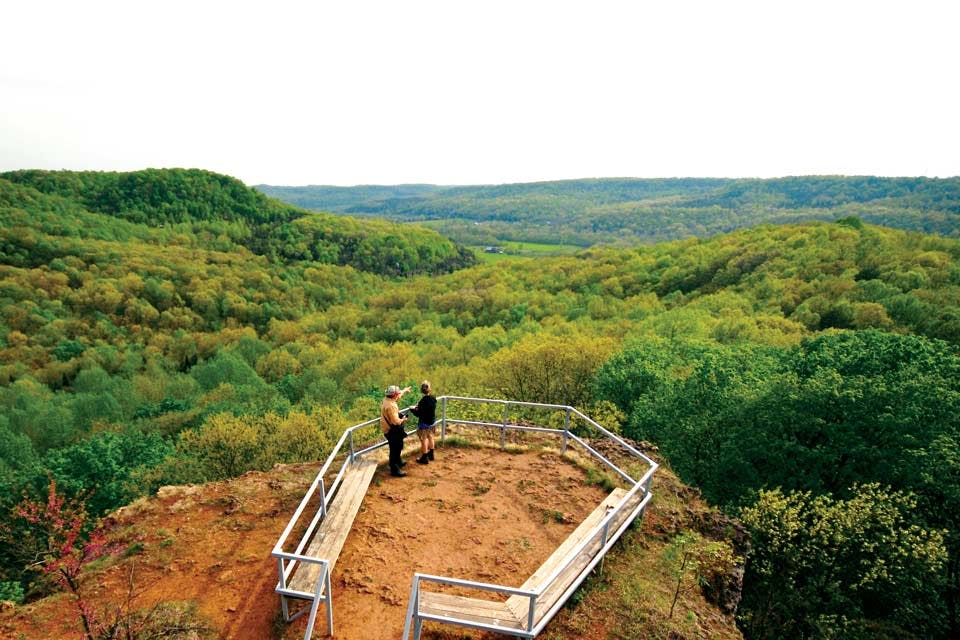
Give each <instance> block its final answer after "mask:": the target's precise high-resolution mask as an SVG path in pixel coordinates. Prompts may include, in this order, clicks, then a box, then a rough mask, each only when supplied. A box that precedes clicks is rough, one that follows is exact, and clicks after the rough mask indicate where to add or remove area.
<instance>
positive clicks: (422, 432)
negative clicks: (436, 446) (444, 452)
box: [417, 427, 437, 442]
mask: <svg viewBox="0 0 960 640" xmlns="http://www.w3.org/2000/svg"><path fill="white" fill-rule="evenodd" d="M436 432H437V428H436V427H428V428H426V429H417V437H418V438H420V442H426V441H427V438H428V437H432V436H433V435H434V434H435V433H436Z"/></svg>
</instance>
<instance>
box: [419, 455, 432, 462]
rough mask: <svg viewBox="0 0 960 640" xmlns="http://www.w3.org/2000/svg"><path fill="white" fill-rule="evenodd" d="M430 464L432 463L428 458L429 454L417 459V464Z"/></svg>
mask: <svg viewBox="0 0 960 640" xmlns="http://www.w3.org/2000/svg"><path fill="white" fill-rule="evenodd" d="M429 462H430V459H429V458H427V454H423V455H422V456H420V457H419V458H417V464H427V463H429Z"/></svg>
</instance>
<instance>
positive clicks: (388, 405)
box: [380, 384, 410, 478]
mask: <svg viewBox="0 0 960 640" xmlns="http://www.w3.org/2000/svg"><path fill="white" fill-rule="evenodd" d="M408 391H410V387H405V388H403V389H401V388H400V387H398V386H397V385H394V384H392V385H390V386H389V387H387V390H386V392H385V393H384V396H385V397H384V399H383V402H382V403H380V428H381V429H383V435H385V436H386V437H387V442H388V443H389V445H390V475H392V476H394V477H396V478H402V477H403V476H405V475H407V474H406V473H404V472H403V471H402V470H401V469H400V467H402V466H403V464H404V463H403V460H401V459H400V452H401V451H403V439H404V438H406V437H407V433H406V432H405V431H404V430H403V425H405V424H406V422H407V416H403V417H400V408H399V407H398V406H397V402H398V401H399V400H400V398H402V397H403V394H405V393H407V392H408Z"/></svg>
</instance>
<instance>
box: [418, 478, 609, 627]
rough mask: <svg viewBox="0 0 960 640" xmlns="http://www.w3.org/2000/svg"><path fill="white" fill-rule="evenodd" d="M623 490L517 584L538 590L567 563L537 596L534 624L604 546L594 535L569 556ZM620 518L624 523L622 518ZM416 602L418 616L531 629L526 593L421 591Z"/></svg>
mask: <svg viewBox="0 0 960 640" xmlns="http://www.w3.org/2000/svg"><path fill="white" fill-rule="evenodd" d="M626 493H627V492H626V491H624V490H623V489H619V488H617V489H614V490H613V491H612V492H611V493H610V495H608V496H607V497H606V498H605V499H604V500H603V502H601V503H600V505H599V506H598V507H597V508H596V509H594V510H593V511H592V512H591V513H590V515H588V516H587V517H586V518H585V519H584V521H583V522H581V523H580V525H579V526H578V527H577V528H576V529H574V531H573V533H571V534H570V535H569V536H568V537H567V539H566V540H564V541H563V543H562V544H561V545H560V546H559V547H557V549H556V550H555V551H554V552H553V554H551V555H550V557H549V558H547V559H546V561H544V563H543V564H542V565H540V567H539V568H538V569H537V570H536V571H534V573H533V575H531V576H530V578H528V579H527V581H526V582H524V583H523V585H522V586H521V587H520V588H521V589H523V590H528V591H538V590H539V589H541V588H542V587H543V586H544V584H545V581H546V580H547V579H548V578H550V576H551V574H553V572H554V571H555V570H556V569H557V568H558V567H561V566H564V565H566V564H568V563H569V566H567V568H566V569H564V570H563V572H561V573H560V575H559V576H557V578H556V579H555V580H553V582H552V583H551V584H550V585H549V586H548V587H547V589H546V591H544V593H543V595H541V596H539V597H537V605H536V610H535V611H534V619H533V626H534V627H536V626H537V625H538V624H539V623H540V621H541V620H543V617H544V616H545V615H546V614H547V613H548V612H549V611H550V610H551V609H552V608H553V606H554V605H555V604H556V603H557V601H558V600H559V598H560V597H561V596H562V595H563V594H564V592H566V590H567V589H568V588H569V587H570V585H571V584H573V582H574V581H575V580H576V578H577V577H578V576H579V575H580V574H581V573H582V572H583V571H584V569H585V568H586V567H587V566H588V565H589V564H590V562H591V561H592V560H593V558H594V556H595V555H596V554H597V553H598V552H599V551H600V549H602V548H603V545H602V544H601V543H600V539H599V538H597V540H595V541H594V542H591V543H590V544H588V545H587V547H586V548H584V549H582V550H581V551H580V553H578V554H577V555H576V556H572V554H573V553H574V551H575V550H576V548H577V547H578V546H579V545H580V544H581V543H582V542H583V541H584V540H587V539H588V538H590V537H591V536H592V535H594V534H596V533H597V527H598V526H599V524H600V522H601V521H602V520H603V518H604V517H605V516H606V515H607V513H608V512H609V510H610V509H613V508H615V507H616V506H617V505H618V504H619V503H620V501H621V500H623V497H624V496H625V495H626ZM624 511H627V510H624ZM627 515H628V514H627V513H625V514H624V516H623V517H624V518H625V517H627ZM619 521H620V522H621V523H622V522H623V520H622V519H620V520H619ZM615 530H616V528H615V527H613V526H611V527H610V533H611V534H612V533H613V532H614V531H615ZM418 605H419V606H418V608H417V612H416V613H417V617H418V618H419V617H420V616H421V615H424V614H426V615H431V616H436V617H439V618H449V619H450V622H451V623H454V624H456V622H455V621H456V620H463V621H467V622H473V623H479V624H483V625H488V626H495V627H502V628H506V629H515V630H517V631H521V632H524V631H529V630H530V629H528V626H527V623H528V622H529V611H530V598H529V597H527V596H521V595H514V596H510V597H509V598H507V600H506V601H505V602H497V601H492V600H483V599H480V598H468V597H463V596H454V595H448V594H445V593H438V592H431V591H423V590H420V592H419V600H418ZM418 628H419V625H418ZM418 637H419V634H418V633H417V632H416V631H415V632H414V638H418Z"/></svg>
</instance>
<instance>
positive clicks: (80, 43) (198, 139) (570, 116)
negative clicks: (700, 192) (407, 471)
mask: <svg viewBox="0 0 960 640" xmlns="http://www.w3.org/2000/svg"><path fill="white" fill-rule="evenodd" d="M0 21H2V27H0V170H10V169H24V168H42V169H98V170H117V171H127V170H135V169H142V168H146V167H200V168H204V169H210V170H213V171H218V172H221V173H226V174H229V175H232V176H235V177H237V178H239V179H241V180H243V181H244V182H246V183H247V184H259V183H268V184H285V185H299V184H341V185H351V184H395V183H404V182H429V183H435V184H472V183H500V182H528V181H536V180H553V179H563V178H584V177H601V176H632V177H663V176H724V177H741V176H759V177H770V176H781V175H804V174H851V175H852V174H874V175H910V176H914V175H927V176H955V175H960V2H957V1H956V0H946V1H943V2H933V1H928V0H901V1H898V2H889V1H887V0H881V1H874V2H859V1H851V0H830V1H821V0H803V1H797V0H765V1H755V2H745V1H727V0H713V1H696V2H694V1H680V0H656V1H646V0H634V1H631V2H605V1H603V0H584V1H583V2H566V1H560V0H554V1H549V2H540V1H533V0H510V1H508V2H501V1H499V0H484V1H482V2H479V1H478V2H467V1H462V0H443V1H439V2H421V1H417V0H409V1H402V0H393V1H386V2H372V1H368V0H336V1H327V0H313V1H311V2H289V1H281V0H269V1H268V0H261V1H260V2H246V1H244V2H237V1H235V2H213V1H206V0H188V1H180V0H175V1H167V0H165V1H163V2H159V1H156V0H124V1H122V2H103V1H100V0H69V1H49V0H21V1H16V2H14V1H12V0H9V1H7V2H4V3H3V7H2V12H0Z"/></svg>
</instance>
